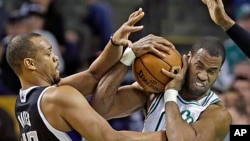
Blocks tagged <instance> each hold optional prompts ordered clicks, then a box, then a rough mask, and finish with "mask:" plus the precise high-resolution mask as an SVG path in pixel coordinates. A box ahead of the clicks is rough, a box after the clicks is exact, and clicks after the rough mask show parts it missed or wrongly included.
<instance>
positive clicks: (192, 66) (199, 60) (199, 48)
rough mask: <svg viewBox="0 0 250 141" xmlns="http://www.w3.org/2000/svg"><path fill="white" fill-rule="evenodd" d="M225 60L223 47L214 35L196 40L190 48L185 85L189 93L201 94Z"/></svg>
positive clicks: (217, 73)
mask: <svg viewBox="0 0 250 141" xmlns="http://www.w3.org/2000/svg"><path fill="white" fill-rule="evenodd" d="M224 60H225V48H224V46H223V44H222V43H221V42H220V41H219V39H218V38H216V37H211V36H209V37H205V38H202V39H200V40H198V41H197V42H196V43H195V44H194V45H193V47H192V48H191V59H190V62H189V68H188V72H187V76H186V83H185V86H186V87H187V89H188V90H189V91H190V93H192V94H195V95H197V97H199V96H200V95H203V94H204V93H206V92H207V91H208V90H209V89H210V87H211V86H212V85H213V83H214V82H215V80H216V79H217V77H218V75H219V73H220V70H221V66H222V64H223V62H224Z"/></svg>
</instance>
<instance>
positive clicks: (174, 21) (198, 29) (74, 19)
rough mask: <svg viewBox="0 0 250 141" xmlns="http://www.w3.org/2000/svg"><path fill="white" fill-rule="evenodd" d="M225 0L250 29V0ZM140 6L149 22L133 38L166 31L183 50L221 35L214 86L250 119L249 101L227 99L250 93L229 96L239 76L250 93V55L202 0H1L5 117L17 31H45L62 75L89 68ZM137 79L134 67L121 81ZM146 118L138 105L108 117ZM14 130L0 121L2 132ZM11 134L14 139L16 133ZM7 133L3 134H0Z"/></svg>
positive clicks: (120, 124)
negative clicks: (223, 56) (8, 54)
mask: <svg viewBox="0 0 250 141" xmlns="http://www.w3.org/2000/svg"><path fill="white" fill-rule="evenodd" d="M223 3H224V5H225V9H226V12H227V13H228V14H229V16H230V17H232V18H233V19H234V20H236V21H237V22H238V23H239V24H240V25H241V26H242V27H244V28H246V29H248V30H249V31H250V6H249V5H250V0H223ZM139 7H142V8H143V10H144V11H145V17H144V18H143V20H142V21H141V22H139V23H138V24H143V25H144V26H145V27H144V29H143V31H140V32H137V33H134V34H132V35H131V36H130V39H131V40H132V41H136V40H138V39H140V38H141V37H143V36H146V35H148V34H155V35H158V36H163V37H165V38H166V39H168V40H170V41H171V42H173V43H174V45H175V46H176V48H177V49H178V50H179V51H180V53H182V54H183V53H186V52H187V51H188V50H189V49H190V47H191V46H192V44H193V43H194V42H195V41H196V40H197V39H198V38H200V37H203V36H208V35H212V36H216V37H218V38H219V39H221V41H222V42H223V43H224V45H225V47H226V49H227V52H228V54H227V60H226V63H225V66H223V70H222V75H221V77H220V78H219V79H218V81H217V82H216V84H215V86H214V90H216V91H217V92H218V94H219V95H220V96H221V98H222V100H224V99H226V100H225V101H227V103H226V102H225V105H227V106H228V105H230V107H234V108H233V109H236V110H232V111H242V110H239V107H241V108H242V107H245V109H248V110H245V111H248V112H246V114H244V115H243V116H244V121H246V122H245V123H243V124H249V123H250V122H249V121H250V119H249V117H250V116H249V115H250V114H249V113H250V102H248V101H247V102H246V104H245V105H244V106H242V105H241V106H238V107H237V105H236V104H228V103H230V100H231V103H237V102H235V101H236V100H242V98H241V97H244V96H245V97H244V98H243V99H250V98H246V96H247V94H245V95H244V94H235V95H237V96H236V97H237V98H235V97H233V96H232V95H230V94H231V93H230V94H227V95H228V97H226V96H227V95H226V93H228V91H229V90H230V92H231V90H233V91H234V92H237V93H238V89H239V88H238V87H236V85H235V83H236V80H242V81H243V80H246V88H245V89H244V90H246V91H244V92H239V93H248V95H249V96H250V83H249V80H250V74H249V73H246V72H249V71H250V63H249V60H248V59H246V57H245V56H244V53H242V52H241V51H240V50H239V49H238V48H237V46H236V45H235V44H234V43H233V41H231V40H230V39H228V36H227V35H226V33H225V32H224V31H223V30H222V29H221V28H220V27H218V26H217V25H215V24H214V23H213V22H212V21H211V19H210V16H209V13H208V10H207V7H206V6H205V5H204V4H203V3H202V2H201V0H0V109H2V110H3V111H4V112H3V114H1V115H0V121H1V120H2V121H3V120H4V119H6V118H7V119H8V115H10V117H11V118H13V116H14V102H15V98H16V96H17V95H18V92H19V89H20V84H19V82H18V79H17V77H16V76H15V74H14V73H13V72H12V70H11V69H10V68H9V66H8V64H7V62H6V60H5V49H6V46H7V44H8V42H9V41H10V39H11V38H12V37H13V36H15V35H17V34H21V33H25V32H38V33H41V34H42V35H44V36H45V37H46V38H47V39H48V40H49V42H50V43H51V44H53V51H54V52H55V54H56V55H58V56H59V57H60V58H61V59H60V60H59V61H60V65H61V67H60V70H61V75H62V77H65V76H68V75H71V74H73V73H76V72H79V71H82V70H84V69H86V68H87V67H88V66H89V65H90V63H91V62H92V61H93V60H94V59H95V58H96V57H97V56H98V55H99V54H100V53H101V51H102V49H103V48H104V47H105V45H106V43H107V42H108V41H109V38H110V35H111V34H112V33H113V32H114V31H115V30H117V29H118V28H119V27H120V26H121V24H122V23H123V22H125V21H126V20H127V19H128V16H129V14H130V13H132V12H133V11H135V10H137V9H138V8H139ZM238 64H240V65H238ZM236 66H237V67H236ZM242 66H243V68H244V69H242ZM248 69H249V71H247V70H248ZM242 70H244V71H243V72H242ZM133 81H134V78H133V74H132V73H131V71H129V73H128V74H127V76H126V77H125V79H124V81H123V83H122V84H121V85H126V84H131V83H132V82H133ZM237 82H238V81H237ZM237 86H238V85H237ZM240 86H242V85H240ZM235 87H236V88H235ZM235 95H234V96H235ZM238 95H240V96H238ZM242 95H244V96H242ZM249 96H248V97H249ZM225 97H226V98H225ZM232 97H233V98H232ZM240 98H241V99H240ZM232 101H233V102H232ZM249 101H250V100H249ZM247 103H248V104H247ZM232 105H233V106H232ZM235 107H237V108H238V109H237V108H235ZM6 111H7V112H6ZM235 113H237V112H232V114H235ZM5 115H6V116H5ZM240 115H242V112H241V114H240ZM5 117H6V118H5ZM237 117H239V116H237ZM246 117H248V118H246ZM143 119H144V116H143V114H142V111H139V112H137V113H135V114H133V115H131V116H129V117H125V118H121V119H114V120H110V121H109V123H110V124H111V125H112V126H113V127H114V128H115V129H117V130H124V129H127V130H137V131H141V129H142V126H143ZM237 121H243V120H242V119H237V120H235V123H237ZM13 122H14V123H13V126H14V127H13V130H15V131H16V132H18V129H17V124H16V121H15V119H13ZM0 123H1V122H0ZM2 123H3V122H2ZM8 127H9V126H8ZM11 130H12V128H10V129H9V128H8V130H7V128H6V127H5V126H4V124H0V135H4V134H5V133H10V131H11ZM12 133H14V132H12ZM7 136H12V138H13V140H15V139H14V136H15V135H6V138H7ZM17 136H19V135H18V133H17ZM6 138H3V139H1V137H0V140H1V141H4V140H6Z"/></svg>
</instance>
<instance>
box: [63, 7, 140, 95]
mask: <svg viewBox="0 0 250 141" xmlns="http://www.w3.org/2000/svg"><path fill="white" fill-rule="evenodd" d="M143 16H144V12H143V10H142V9H141V8H140V9H139V10H137V11H135V12H133V13H132V14H131V15H130V16H129V19H128V21H126V22H125V23H124V24H123V25H122V26H121V27H120V28H119V29H118V30H117V31H116V32H115V33H114V34H113V36H112V38H111V40H110V41H109V42H108V44H107V45H106V47H105V49H104V50H103V52H102V53H101V55H100V56H99V57H98V58H97V59H96V60H95V61H94V62H93V63H92V64H91V65H90V67H89V69H87V70H85V71H83V72H80V73H77V74H74V75H71V76H68V77H66V78H63V79H61V81H60V82H59V84H58V85H65V84H67V85H71V86H73V87H74V88H76V89H77V90H79V91H80V92H81V93H82V94H83V95H89V94H91V93H93V92H94V90H95V88H96V85H97V83H98V81H99V80H100V78H101V77H102V76H103V75H104V74H105V73H106V72H107V71H108V70H109V69H110V68H111V67H112V66H113V65H114V64H115V63H116V62H117V61H118V60H119V59H120V57H121V55H122V50H123V46H129V45H131V44H132V43H131V41H129V40H128V36H129V35H130V33H132V32H136V31H139V30H141V29H143V26H134V25H135V24H136V23H137V22H138V21H139V20H141V19H142V18H143Z"/></svg>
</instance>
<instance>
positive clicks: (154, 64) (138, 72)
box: [132, 48, 182, 93]
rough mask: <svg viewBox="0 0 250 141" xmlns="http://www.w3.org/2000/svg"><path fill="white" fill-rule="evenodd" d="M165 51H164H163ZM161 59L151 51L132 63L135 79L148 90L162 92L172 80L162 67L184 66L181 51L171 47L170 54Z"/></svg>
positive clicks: (168, 68) (167, 68)
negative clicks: (163, 71)
mask: <svg viewBox="0 0 250 141" xmlns="http://www.w3.org/2000/svg"><path fill="white" fill-rule="evenodd" d="M163 53H164V52H163ZM164 54H165V55H166V57H165V58H164V59H161V58H159V57H157V56H155V55H153V54H151V53H147V54H144V55H142V56H140V57H137V58H136V59H135V60H134V62H133V65H132V71H133V75H134V77H135V80H136V81H137V82H138V83H139V84H140V86H142V87H143V88H144V90H145V91H147V92H153V93H160V92H163V91H164V90H165V86H166V84H167V83H168V82H169V81H170V80H171V78H169V77H167V76H166V75H164V74H163V73H162V72H161V69H162V68H164V69H166V70H170V69H171V68H172V67H173V66H182V60H181V55H180V53H179V52H178V51H177V50H176V49H173V48H170V54H167V53H164Z"/></svg>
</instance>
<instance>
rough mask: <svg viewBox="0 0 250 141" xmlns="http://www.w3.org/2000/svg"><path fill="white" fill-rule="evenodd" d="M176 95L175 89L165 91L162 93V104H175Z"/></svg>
mask: <svg viewBox="0 0 250 141" xmlns="http://www.w3.org/2000/svg"><path fill="white" fill-rule="evenodd" d="M177 95H178V91H177V90H175V89H167V90H166V91H165V93H164V102H165V103H167V102H169V101H173V102H175V103H177Z"/></svg>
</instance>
